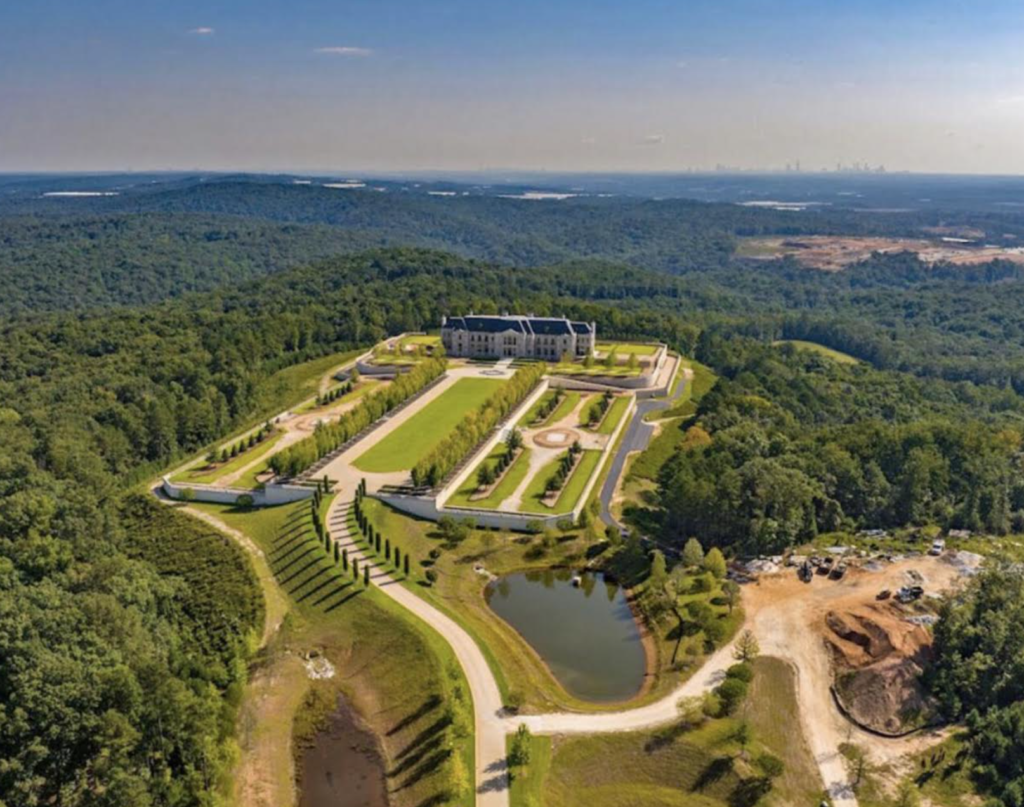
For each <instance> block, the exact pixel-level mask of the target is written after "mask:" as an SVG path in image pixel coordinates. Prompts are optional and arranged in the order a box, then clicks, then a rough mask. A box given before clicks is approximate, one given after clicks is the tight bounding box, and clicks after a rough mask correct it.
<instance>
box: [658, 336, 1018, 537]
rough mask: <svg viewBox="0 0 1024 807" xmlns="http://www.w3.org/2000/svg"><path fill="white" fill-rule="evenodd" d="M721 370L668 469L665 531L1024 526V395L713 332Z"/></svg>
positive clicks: (708, 358)
mask: <svg viewBox="0 0 1024 807" xmlns="http://www.w3.org/2000/svg"><path fill="white" fill-rule="evenodd" d="M697 356H698V358H700V360H701V361H702V362H704V363H706V364H709V365H711V366H712V367H714V368H715V369H716V370H717V371H718V372H719V373H720V374H721V375H720V378H719V381H718V383H717V384H716V385H715V387H714V388H713V389H712V390H711V391H710V392H709V393H708V394H707V395H706V396H705V397H704V398H703V399H702V400H701V402H700V405H699V407H698V411H697V415H696V418H695V420H694V422H693V423H692V425H690V427H689V428H690V429H691V432H690V433H689V434H688V435H687V438H688V439H687V440H686V441H685V444H684V447H680V449H679V450H678V451H677V452H676V454H675V455H674V456H673V457H672V459H670V460H669V461H668V462H667V463H666V464H665V466H664V467H663V468H662V470H661V474H660V480H659V481H660V488H659V493H660V498H661V504H662V506H663V507H664V518H665V521H664V525H663V526H664V532H665V536H666V537H668V538H670V539H674V538H676V537H678V536H688V535H698V536H700V537H701V539H702V540H705V541H707V542H709V543H714V544H718V545H720V546H724V547H729V548H734V549H740V550H741V551H744V552H750V553H777V552H781V551H782V550H784V549H786V548H787V547H790V546H793V545H794V544H798V543H802V542H805V541H808V540H811V539H813V538H814V537H815V536H816V535H817V534H818V533H819V532H834V531H837V530H857V529H866V528H891V527H899V526H904V525H908V524H931V523H939V524H942V525H944V526H947V527H959V528H967V529H970V530H976V531H977V530H980V531H984V532H988V533H996V534H1002V533H1005V532H1008V531H1009V530H1010V529H1011V528H1012V529H1014V530H1016V531H1021V530H1024V482H1022V481H1021V470H1022V459H1021V454H1020V449H1021V445H1022V434H1024V400H1022V399H1021V398H1020V397H1019V396H1018V395H1016V394H1015V393H1013V392H1007V391H1002V390H996V389H993V388H991V387H976V386H974V385H972V384H956V383H951V382H946V381H941V380H926V381H922V380H918V379H915V378H913V377H911V376H908V375H904V374H900V373H893V372H884V371H878V370H875V369H872V368H871V367H869V366H867V365H864V364H861V365H846V364H841V363H839V362H835V361H832V360H831V359H828V358H824V357H821V356H818V355H817V354H815V353H809V352H806V351H798V350H794V349H792V348H778V347H770V346H765V345H762V344H759V343H756V342H753V341H749V340H744V339H737V338H734V339H731V340H723V339H720V338H716V337H709V336H705V337H703V338H702V340H701V342H700V344H699V345H698V349H697Z"/></svg>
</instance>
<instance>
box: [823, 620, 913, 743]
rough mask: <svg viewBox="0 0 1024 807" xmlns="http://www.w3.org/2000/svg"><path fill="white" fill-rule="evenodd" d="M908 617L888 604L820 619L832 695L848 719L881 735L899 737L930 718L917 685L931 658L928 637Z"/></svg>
mask: <svg viewBox="0 0 1024 807" xmlns="http://www.w3.org/2000/svg"><path fill="white" fill-rule="evenodd" d="M907 616H908V614H907V613H904V612H903V610H902V608H901V607H900V606H899V605H898V604H896V603H892V602H886V603H871V604H864V605H860V606H856V607H854V608H851V609H850V610H844V611H841V612H840V611H829V612H828V613H827V614H826V616H825V625H826V628H827V630H826V632H825V641H826V643H827V645H828V647H829V649H830V650H831V652H832V661H833V664H834V672H835V692H836V696H837V697H838V699H839V701H840V703H841V704H842V706H843V708H844V709H845V710H846V712H847V713H848V714H849V716H850V717H851V718H853V720H855V721H856V722H857V723H859V724H860V725H861V726H863V727H865V728H867V729H869V730H871V731H876V732H879V733H882V734H890V735H898V734H903V733H905V732H907V731H910V730H913V729H914V728H917V727H919V726H921V725H923V724H925V723H927V722H928V719H929V718H930V716H931V714H932V704H931V703H930V701H929V699H928V697H927V695H926V693H925V691H924V688H923V687H922V686H921V684H920V675H921V673H922V671H923V670H924V666H925V665H926V664H927V663H928V660H929V659H930V658H931V643H932V639H931V634H930V633H929V632H928V630H927V629H926V628H924V627H922V626H921V625H915V624H913V623H911V622H908V621H907V620H906V617H907Z"/></svg>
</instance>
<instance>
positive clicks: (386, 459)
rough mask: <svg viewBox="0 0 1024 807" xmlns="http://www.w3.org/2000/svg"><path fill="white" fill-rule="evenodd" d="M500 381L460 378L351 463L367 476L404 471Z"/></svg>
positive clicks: (435, 443) (487, 395) (423, 455)
mask: <svg viewBox="0 0 1024 807" xmlns="http://www.w3.org/2000/svg"><path fill="white" fill-rule="evenodd" d="M504 383H505V382H504V381H501V380H499V379H494V378H463V379H460V380H459V381H456V382H455V384H454V385H453V386H452V387H450V388H449V389H447V390H445V392H444V393H443V394H442V395H441V396H440V397H439V398H435V399H434V400H433V401H431V402H430V403H429V404H427V405H426V406H425V407H423V409H421V410H420V411H419V412H417V413H416V414H415V415H413V416H412V417H411V418H409V419H408V420H407V421H406V422H405V423H403V424H402V425H401V426H399V427H398V428H397V429H395V431H393V432H391V434H389V435H388V436H387V437H385V438H384V439H383V440H381V441H380V442H379V443H377V445H375V446H374V447H373V448H371V449H370V450H369V451H367V452H366V453H365V454H363V455H362V456H360V457H359V458H358V459H357V460H356V461H355V462H354V463H353V465H355V467H356V468H358V469H359V470H360V471H366V472H367V473H371V474H383V473H392V472H393V471H408V470H411V469H412V467H413V466H414V465H415V464H416V463H417V462H419V461H420V460H421V459H423V457H425V456H427V454H429V453H430V452H431V451H433V450H434V448H435V447H437V445H438V444H439V443H440V442H441V441H442V440H443V439H444V438H445V437H446V436H447V435H448V433H449V432H450V431H451V430H452V429H454V428H455V427H456V426H458V425H459V423H460V422H461V421H462V419H463V417H465V416H466V414H467V413H469V412H471V411H472V410H474V409H476V408H477V407H478V406H480V404H482V403H483V402H484V401H486V400H487V399H488V398H490V397H491V395H493V394H494V392H495V390H497V389H498V387H500V386H501V385H502V384H504Z"/></svg>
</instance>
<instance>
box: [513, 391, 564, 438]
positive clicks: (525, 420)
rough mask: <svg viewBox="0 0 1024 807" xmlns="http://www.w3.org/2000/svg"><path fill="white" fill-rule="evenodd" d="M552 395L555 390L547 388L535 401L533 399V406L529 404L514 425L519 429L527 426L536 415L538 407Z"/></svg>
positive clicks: (553, 395)
mask: <svg viewBox="0 0 1024 807" xmlns="http://www.w3.org/2000/svg"><path fill="white" fill-rule="evenodd" d="M554 397H555V391H554V390H553V389H549V390H548V391H547V392H545V393H544V394H543V395H541V396H540V397H539V398H538V399H537V400H536V401H534V404H533V406H531V407H530V408H529V409H528V410H527V412H526V414H525V415H523V416H522V417H521V418H520V419H519V423H517V424H516V425H517V426H519V428H521V429H523V428H529V427H530V425H531V424H532V423H533V419H534V418H535V417H537V413H538V412H539V411H540V408H541V407H542V406H544V404H546V403H547V402H548V401H550V400H551V399H552V398H554Z"/></svg>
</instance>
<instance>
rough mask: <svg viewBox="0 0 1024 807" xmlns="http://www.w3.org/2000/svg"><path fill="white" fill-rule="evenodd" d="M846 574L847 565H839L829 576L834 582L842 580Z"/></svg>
mask: <svg viewBox="0 0 1024 807" xmlns="http://www.w3.org/2000/svg"><path fill="white" fill-rule="evenodd" d="M845 574H846V564H845V563H837V564H836V566H835V568H834V569H832V573H831V574H830V575H829V577H830V578H832V579H833V580H842V579H843V576H844V575H845Z"/></svg>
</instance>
